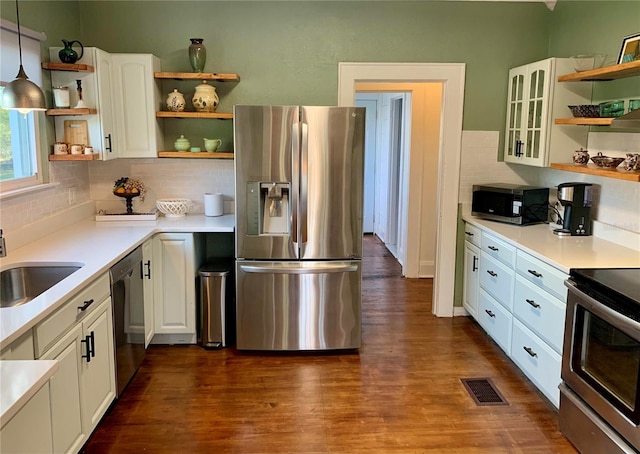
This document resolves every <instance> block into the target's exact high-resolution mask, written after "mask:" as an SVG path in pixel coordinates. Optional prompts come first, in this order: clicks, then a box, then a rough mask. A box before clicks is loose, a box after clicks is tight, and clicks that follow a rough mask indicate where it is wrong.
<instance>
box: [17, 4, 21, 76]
mask: <svg viewBox="0 0 640 454" xmlns="http://www.w3.org/2000/svg"><path fill="white" fill-rule="evenodd" d="M16 20H17V22H18V51H19V53H20V68H22V39H21V33H20V10H19V9H18V0H16Z"/></svg>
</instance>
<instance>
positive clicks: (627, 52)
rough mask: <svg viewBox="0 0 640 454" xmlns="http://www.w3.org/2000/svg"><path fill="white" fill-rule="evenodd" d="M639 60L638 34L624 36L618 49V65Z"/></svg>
mask: <svg viewBox="0 0 640 454" xmlns="http://www.w3.org/2000/svg"><path fill="white" fill-rule="evenodd" d="M636 60H640V33H636V34H634V35H629V36H625V37H624V39H623V40H622V47H621V48H620V56H619V57H618V64H622V63H629V62H632V61H636Z"/></svg>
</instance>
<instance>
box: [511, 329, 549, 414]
mask: <svg viewBox="0 0 640 454" xmlns="http://www.w3.org/2000/svg"><path fill="white" fill-rule="evenodd" d="M511 359H512V360H513V362H515V363H516V364H517V365H518V367H520V369H521V370H522V371H523V372H524V373H525V375H526V376H527V377H529V379H530V380H531V381H532V382H533V383H534V384H535V385H536V387H537V388H538V389H539V390H540V391H542V393H543V394H544V395H545V396H547V398H548V399H549V400H550V401H551V403H553V405H555V407H556V408H558V406H559V403H560V391H559V390H558V385H559V384H560V364H561V361H562V357H561V356H560V355H559V354H558V353H557V352H555V351H553V350H552V349H551V348H549V346H548V345H546V344H545V343H544V342H543V341H541V340H540V338H539V337H537V336H536V335H535V334H533V332H532V331H531V330H529V329H528V328H527V327H526V326H524V325H523V324H522V323H520V321H518V319H514V320H513V338H512V341H511Z"/></svg>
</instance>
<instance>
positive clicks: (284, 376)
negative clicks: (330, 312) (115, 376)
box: [83, 236, 576, 454]
mask: <svg viewBox="0 0 640 454" xmlns="http://www.w3.org/2000/svg"><path fill="white" fill-rule="evenodd" d="M363 269H364V274H363V276H364V277H363V346H362V348H361V349H360V351H359V353H356V352H348V353H329V354H328V353H321V354H304V353H299V354H275V353H266V354H254V353H251V354H250V353H243V352H238V351H236V350H235V349H232V348H230V349H223V350H219V351H205V350H203V349H201V348H200V347H198V346H151V347H150V348H149V349H148V351H147V356H146V359H145V361H144V362H143V364H142V366H141V368H140V370H139V371H138V373H137V375H136V376H135V377H134V379H133V381H132V382H131V383H130V385H129V387H128V388H127V390H126V391H125V392H124V394H123V395H122V396H121V397H120V399H119V400H118V401H117V403H116V404H115V405H114V407H113V408H112V410H111V411H110V412H109V413H108V414H107V415H106V416H105V418H104V419H103V421H102V422H101V424H100V426H99V428H98V429H97V431H96V432H95V433H94V435H93V436H92V437H91V439H90V440H89V441H88V442H87V444H86V445H85V447H84V449H83V452H85V453H134V452H135V453H141V452H148V453H392V454H418V453H492V454H495V453H575V452H576V450H575V449H574V448H573V447H572V445H571V444H570V443H569V442H568V441H567V440H566V438H564V436H563V435H562V434H561V433H560V432H559V431H558V428H557V420H558V417H557V412H556V411H555V409H554V408H553V406H552V405H551V404H550V403H549V402H548V401H546V400H545V398H544V397H542V395H541V394H540V393H539V392H538V391H537V390H536V389H535V387H534V386H533V385H532V384H531V383H529V382H528V381H527V380H526V379H525V377H524V375H523V374H522V373H521V372H520V371H519V370H518V369H517V368H516V366H515V365H513V364H512V363H511V361H510V360H509V359H508V358H507V357H506V356H505V355H504V354H503V353H502V351H501V350H500V348H499V347H498V346H497V345H496V344H495V343H493V342H492V341H491V340H489V338H488V337H487V336H486V335H485V334H484V332H483V331H482V330H481V329H480V328H479V326H478V325H477V324H476V323H474V322H473V321H471V320H470V319H468V318H466V317H456V318H454V319H443V318H441V319H439V318H436V317H434V316H433V315H432V314H431V296H432V281H431V280H430V279H419V280H418V279H403V278H402V277H401V275H400V266H399V265H398V263H397V262H396V261H395V259H394V258H393V257H392V256H391V255H390V254H389V253H388V252H387V250H386V249H385V248H384V246H382V245H381V243H380V242H379V241H378V240H377V239H376V238H375V237H372V236H367V237H365V257H364V259H363ZM471 377H490V378H491V379H492V380H493V382H494V384H495V385H496V386H497V388H498V389H499V390H500V392H501V393H502V395H503V396H504V397H505V398H506V399H507V400H508V402H509V404H510V405H508V406H494V407H490V406H484V407H480V406H476V405H475V403H474V402H473V400H472V399H471V397H470V396H469V395H468V394H467V391H466V390H465V389H464V386H463V385H462V383H461V382H460V379H461V378H471Z"/></svg>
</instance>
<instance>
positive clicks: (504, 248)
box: [481, 230, 516, 268]
mask: <svg viewBox="0 0 640 454" xmlns="http://www.w3.org/2000/svg"><path fill="white" fill-rule="evenodd" d="M481 249H482V251H483V252H486V253H487V254H489V255H490V256H492V257H495V258H497V259H498V260H500V261H501V262H502V263H504V264H505V265H507V266H508V267H510V268H513V265H514V264H515V263H516V248H515V247H513V246H512V245H510V244H508V243H505V242H504V241H502V240H499V239H498V238H496V237H494V236H492V235H491V234H488V233H487V232H485V231H484V230H483V231H482V247H481Z"/></svg>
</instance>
